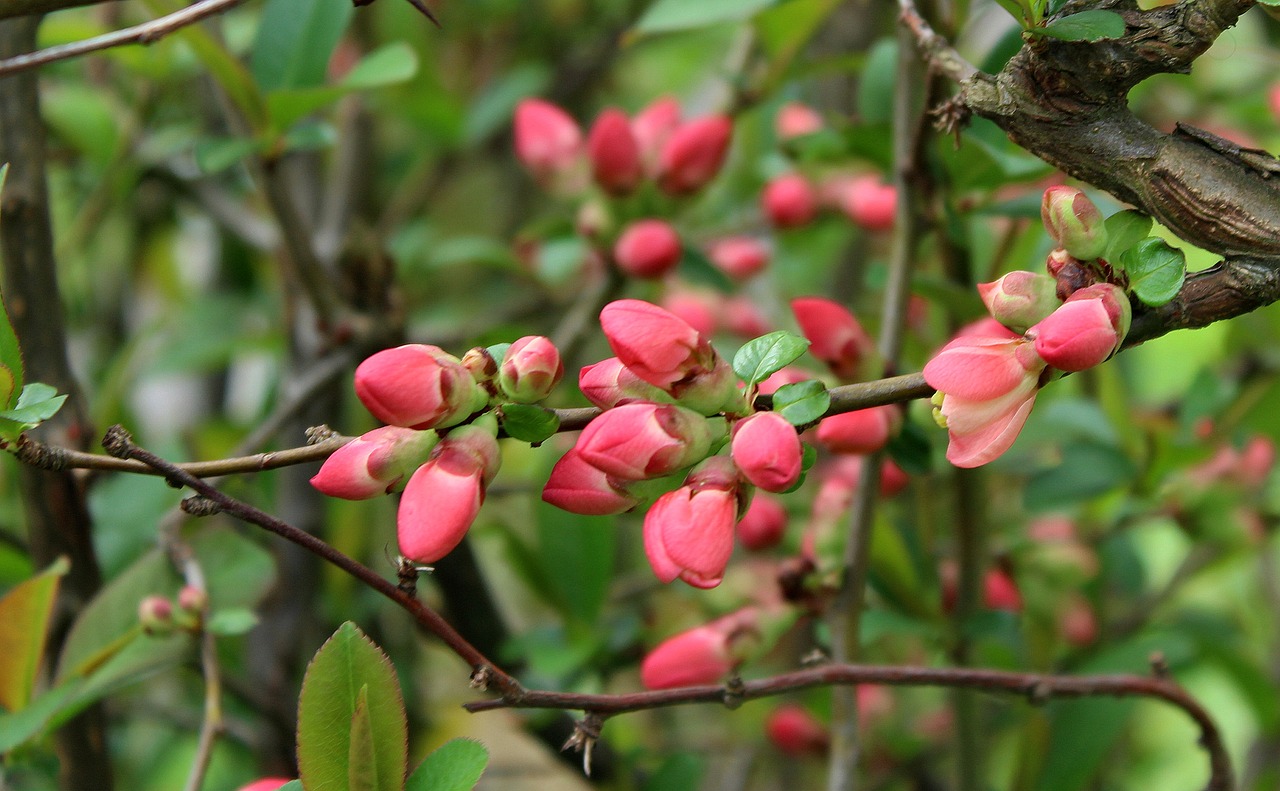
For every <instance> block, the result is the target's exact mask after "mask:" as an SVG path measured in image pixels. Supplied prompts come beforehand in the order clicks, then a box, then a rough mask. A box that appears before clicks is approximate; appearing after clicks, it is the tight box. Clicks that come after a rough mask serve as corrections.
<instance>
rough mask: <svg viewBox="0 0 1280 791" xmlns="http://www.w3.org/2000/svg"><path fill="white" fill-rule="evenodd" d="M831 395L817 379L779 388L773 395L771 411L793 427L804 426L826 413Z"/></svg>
mask: <svg viewBox="0 0 1280 791" xmlns="http://www.w3.org/2000/svg"><path fill="white" fill-rule="evenodd" d="M830 406H831V393H829V392H827V386H826V385H825V384H823V383H822V382H819V381H818V380H817V379H810V380H808V381H805V382H795V383H793V384H786V385H783V386H782V387H779V388H778V389H777V391H776V392H775V393H774V394H773V411H774V412H777V413H778V414H779V415H782V416H783V417H784V418H786V419H787V422H788V423H790V424H791V425H793V426H805V425H808V424H810V423H812V422H814V421H815V420H817V419H818V418H820V417H822V416H823V415H825V414H826V413H827V409H828V408H829V407H830Z"/></svg>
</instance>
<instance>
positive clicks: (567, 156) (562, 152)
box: [514, 99, 582, 187]
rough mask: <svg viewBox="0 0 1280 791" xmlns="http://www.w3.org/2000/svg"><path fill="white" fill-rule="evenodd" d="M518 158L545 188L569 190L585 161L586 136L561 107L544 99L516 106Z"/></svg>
mask: <svg viewBox="0 0 1280 791" xmlns="http://www.w3.org/2000/svg"><path fill="white" fill-rule="evenodd" d="M514 137H515V144H516V156H517V157H519V159H520V162H521V163H522V164H523V165H524V166H525V168H527V169H528V171H529V173H531V174H532V175H533V177H534V178H535V179H536V180H537V181H538V183H539V184H542V185H543V186H545V187H557V186H559V187H567V186H569V185H568V184H567V182H570V181H572V180H573V179H574V178H575V175H576V174H575V173H574V171H576V170H577V169H578V168H579V167H580V165H581V161H582V132H581V130H579V129H578V125H577V123H575V122H574V120H573V119H572V118H570V117H569V115H568V114H567V113H566V112H565V111H564V110H561V109H560V108H559V107H556V106H555V105H554V104H551V103H550V102H544V101H542V100H541V99H525V100H523V101H521V102H520V103H519V104H518V105H516V114H515V130H514Z"/></svg>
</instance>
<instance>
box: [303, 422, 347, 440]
mask: <svg viewBox="0 0 1280 791" xmlns="http://www.w3.org/2000/svg"><path fill="white" fill-rule="evenodd" d="M340 436H342V434H340V433H339V432H337V431H334V430H333V429H331V428H329V427H328V426H327V425H325V424H324V423H321V424H320V425H318V426H312V427H310V428H308V429H307V444H308V445H319V444H320V443H321V442H328V441H329V440H331V439H333V438H334V437H340Z"/></svg>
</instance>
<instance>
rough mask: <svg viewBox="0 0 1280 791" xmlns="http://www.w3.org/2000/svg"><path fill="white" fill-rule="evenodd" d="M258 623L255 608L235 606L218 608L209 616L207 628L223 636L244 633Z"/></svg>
mask: <svg viewBox="0 0 1280 791" xmlns="http://www.w3.org/2000/svg"><path fill="white" fill-rule="evenodd" d="M257 625H258V616H257V615H256V614H255V613H254V612H253V610H246V609H242V608H234V609H230V610H218V611H217V612H215V613H213V614H212V615H210V616H209V622H208V623H207V624H205V628H206V629H208V630H209V631H210V632H213V633H214V634H216V635H219V636H221V637H231V636H234V635H238V634H244V633H245V632H247V631H249V630H250V629H252V628H253V627H255V626H257Z"/></svg>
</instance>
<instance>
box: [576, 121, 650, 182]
mask: <svg viewBox="0 0 1280 791" xmlns="http://www.w3.org/2000/svg"><path fill="white" fill-rule="evenodd" d="M587 155H588V156H589V157H590V158H591V172H592V175H594V176H595V180H596V183H597V184H599V185H600V187H601V189H603V190H604V191H605V192H607V193H609V194H610V195H629V194H631V192H632V191H633V190H635V188H636V187H637V186H639V184H640V180H641V179H642V178H644V164H643V163H642V161H641V159H640V144H639V142H637V141H636V137H635V134H634V133H633V132H632V131H631V122H630V121H628V120H627V116H626V114H625V113H623V112H622V111H621V110H616V109H613V108H609V109H608V110H605V111H604V112H602V113H600V115H599V116H598V117H597V118H596V122H595V123H594V124H592V126H591V133H590V135H588V136H587Z"/></svg>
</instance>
